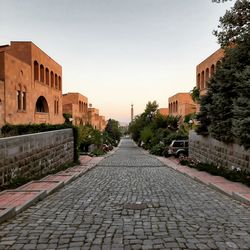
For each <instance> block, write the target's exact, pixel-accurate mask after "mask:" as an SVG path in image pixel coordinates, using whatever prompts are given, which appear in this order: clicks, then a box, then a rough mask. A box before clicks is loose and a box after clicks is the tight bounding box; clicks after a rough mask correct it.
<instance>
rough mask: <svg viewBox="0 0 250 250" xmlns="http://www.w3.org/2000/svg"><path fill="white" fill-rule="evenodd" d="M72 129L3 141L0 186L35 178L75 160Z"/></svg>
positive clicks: (0, 144)
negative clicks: (13, 180) (19, 179)
mask: <svg viewBox="0 0 250 250" xmlns="http://www.w3.org/2000/svg"><path fill="white" fill-rule="evenodd" d="M73 144H74V139H73V131H72V129H62V130H56V131H50V132H44V133H37V134H30V135H21V136H13V137H6V138H1V139H0V186H2V185H4V184H8V183H9V182H10V181H11V180H12V179H15V178H19V177H24V178H35V177H39V176H42V175H45V174H47V173H49V172H50V171H51V170H56V169H57V168H58V167H60V166H61V165H63V164H66V163H71V162H73V160H74V145H73Z"/></svg>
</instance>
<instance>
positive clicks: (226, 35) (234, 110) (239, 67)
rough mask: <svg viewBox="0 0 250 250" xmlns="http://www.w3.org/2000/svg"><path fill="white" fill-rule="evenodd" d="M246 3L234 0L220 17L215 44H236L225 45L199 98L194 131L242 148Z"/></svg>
mask: <svg viewBox="0 0 250 250" xmlns="http://www.w3.org/2000/svg"><path fill="white" fill-rule="evenodd" d="M249 4H250V3H249V1H245V0H242V1H240V0H238V1H236V3H235V5H234V7H233V8H232V9H231V11H227V12H226V14H225V15H224V16H223V17H222V18H221V19H220V22H221V25H220V27H221V28H222V30H221V31H219V32H217V33H216V35H217V37H218V41H219V43H220V44H221V46H225V45H228V44H231V43H232V42H236V43H235V44H234V46H230V47H228V48H226V50H225V57H224V58H223V59H222V63H221V66H220V67H218V68H217V69H216V72H215V74H214V75H213V76H212V77H211V79H210V82H209V87H208V91H207V95H206V96H203V97H202V98H201V108H200V113H199V114H198V116H197V119H198V121H199V122H200V125H199V126H198V129H197V132H199V133H201V134H207V133H210V134H211V135H212V136H213V137H214V138H216V139H218V140H221V141H224V142H233V141H236V142H239V143H240V144H241V145H243V146H244V147H245V148H250V145H249V141H250V133H249V128H250V111H249V108H250V98H249V97H250V96H249V93H250V84H249V74H250V73H249V67H250V36H249V33H248V34H247V33H246V29H248V31H249V24H250V15H249V11H250V8H249ZM243 6H244V8H246V9H245V10H244V11H242V8H243ZM240 20H241V21H240ZM242 23H244V24H242ZM241 27H242V28H241Z"/></svg>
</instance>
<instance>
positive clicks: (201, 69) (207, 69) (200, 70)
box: [196, 49, 224, 95]
mask: <svg viewBox="0 0 250 250" xmlns="http://www.w3.org/2000/svg"><path fill="white" fill-rule="evenodd" d="M223 57H224V50H223V49H218V50H217V51H215V52H214V53H213V54H212V55H210V56H209V57H207V58H206V59H205V60H204V61H202V62H201V63H200V64H198V65H197V66H196V87H197V88H198V89H199V90H200V95H205V94H206V92H207V86H208V80H209V78H210V77H211V76H212V75H213V73H214V72H215V70H216V67H217V65H218V64H220V61H221V59H222V58H223Z"/></svg>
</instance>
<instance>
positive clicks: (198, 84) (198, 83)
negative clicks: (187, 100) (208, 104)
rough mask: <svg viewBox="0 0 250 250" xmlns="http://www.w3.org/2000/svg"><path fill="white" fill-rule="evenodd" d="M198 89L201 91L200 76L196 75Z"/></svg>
mask: <svg viewBox="0 0 250 250" xmlns="http://www.w3.org/2000/svg"><path fill="white" fill-rule="evenodd" d="M196 86H197V88H198V89H201V74H200V73H199V74H198V75H197V84H196Z"/></svg>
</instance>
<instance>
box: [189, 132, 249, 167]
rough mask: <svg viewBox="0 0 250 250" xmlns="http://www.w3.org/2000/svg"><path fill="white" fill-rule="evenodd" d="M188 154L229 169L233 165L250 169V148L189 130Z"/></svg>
mask: <svg viewBox="0 0 250 250" xmlns="http://www.w3.org/2000/svg"><path fill="white" fill-rule="evenodd" d="M189 156H190V157H191V158H195V159H197V160H200V161H202V162H210V163H214V164H216V165H219V166H224V167H228V168H230V169H231V168H232V166H233V167H238V168H241V169H242V170H243V169H245V170H248V171H250V150H248V151H246V150H244V148H243V147H241V146H239V145H237V144H225V143H223V142H220V141H217V140H215V139H213V138H212V137H209V136H208V137H204V136H200V135H197V134H196V133H195V132H194V131H190V132H189Z"/></svg>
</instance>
